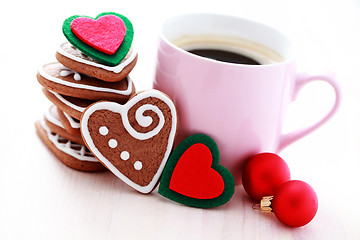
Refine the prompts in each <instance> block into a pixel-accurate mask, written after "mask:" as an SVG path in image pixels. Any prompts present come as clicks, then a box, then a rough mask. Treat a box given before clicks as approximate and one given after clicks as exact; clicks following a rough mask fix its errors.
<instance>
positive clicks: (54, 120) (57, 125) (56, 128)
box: [44, 105, 85, 145]
mask: <svg viewBox="0 0 360 240" xmlns="http://www.w3.org/2000/svg"><path fill="white" fill-rule="evenodd" d="M59 118H60V116H59V114H58V108H57V107H56V106H55V105H52V106H51V107H50V108H49V110H48V111H47V112H45V116H44V121H45V123H46V125H47V126H48V127H49V129H50V130H51V131H52V132H54V133H55V134H58V135H60V136H61V137H63V138H66V139H68V140H70V141H72V142H75V143H78V144H81V145H85V143H84V141H83V139H82V137H81V133H80V126H79V128H78V129H77V132H75V131H74V132H75V134H73V133H70V132H68V131H67V130H66V129H65V127H64V125H63V124H62V123H61V122H60V120H59Z"/></svg>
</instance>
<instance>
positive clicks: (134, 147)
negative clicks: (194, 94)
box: [80, 90, 177, 193]
mask: <svg viewBox="0 0 360 240" xmlns="http://www.w3.org/2000/svg"><path fill="white" fill-rule="evenodd" d="M80 128H81V133H82V136H83V139H84V141H85V144H86V145H87V146H88V148H89V149H90V151H91V152H92V153H93V154H94V155H95V156H96V157H97V158H98V159H99V161H100V162H101V163H103V164H104V165H105V166H106V167H107V168H108V169H109V170H110V171H111V172H112V173H114V174H115V175H116V176H117V177H118V178H120V179H121V180H123V181H124V182H125V183H127V184H128V185H130V186H131V187H133V188H135V189H136V190H138V191H139V192H142V193H149V192H151V191H152V190H153V189H154V188H155V187H156V184H157V183H158V180H159V178H160V176H161V173H162V171H163V169H164V166H165V164H166V161H167V159H168V157H169V155H170V151H171V149H172V146H173V141H174V138H175V134H176V128H177V114H176V110H175V106H174V104H173V102H172V101H171V100H170V99H169V98H168V97H167V96H166V95H165V94H163V93H161V92H159V91H157V90H151V91H146V92H141V93H138V94H137V95H135V96H134V97H133V98H131V99H130V100H129V101H128V102H127V103H126V104H124V105H121V104H118V103H115V102H98V103H95V104H93V105H91V106H90V107H88V108H87V109H86V110H85V112H84V113H83V115H82V118H81V123H80Z"/></svg>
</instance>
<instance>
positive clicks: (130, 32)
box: [62, 12, 134, 67]
mask: <svg viewBox="0 0 360 240" xmlns="http://www.w3.org/2000/svg"><path fill="white" fill-rule="evenodd" d="M104 15H115V16H118V17H119V18H121V19H122V20H123V21H124V23H125V26H126V33H125V37H124V40H123V42H122V43H121V45H120V47H119V48H118V49H117V50H116V52H115V53H114V54H112V55H108V54H106V53H103V52H101V51H99V50H97V49H95V48H93V47H91V46H89V45H87V44H86V43H84V42H82V41H81V40H80V39H79V38H78V37H77V36H76V35H75V34H74V33H73V32H72V30H71V23H72V21H73V20H74V19H75V18H78V17H86V18H91V19H94V20H96V19H98V18H100V17H102V16H104ZM62 30H63V33H64V35H65V37H66V38H67V40H68V41H69V42H70V43H71V44H72V45H74V47H76V48H77V49H79V50H80V51H81V52H83V53H84V54H86V55H88V56H90V57H92V58H93V59H95V60H97V61H99V62H101V63H103V64H105V65H108V66H111V67H114V66H116V65H118V64H119V63H120V62H121V60H123V59H124V57H125V56H126V54H127V53H128V52H129V49H130V47H131V44H132V41H133V38H134V29H133V25H132V23H131V22H130V20H129V19H127V18H126V17H125V16H123V15H121V14H118V13H115V12H103V13H100V14H99V15H98V16H97V17H96V18H92V17H88V16H81V15H74V16H71V17H69V18H67V19H65V21H64V24H63V27H62Z"/></svg>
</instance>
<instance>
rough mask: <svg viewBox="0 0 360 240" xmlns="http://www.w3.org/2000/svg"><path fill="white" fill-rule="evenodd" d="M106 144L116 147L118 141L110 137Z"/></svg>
mask: <svg viewBox="0 0 360 240" xmlns="http://www.w3.org/2000/svg"><path fill="white" fill-rule="evenodd" d="M108 144H109V147H111V148H116V146H117V145H118V142H117V141H116V140H115V139H110V140H109V142H108Z"/></svg>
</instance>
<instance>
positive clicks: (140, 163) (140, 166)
mask: <svg viewBox="0 0 360 240" xmlns="http://www.w3.org/2000/svg"><path fill="white" fill-rule="evenodd" d="M134 168H135V169H136V170H141V169H142V162H140V161H136V162H135V163H134Z"/></svg>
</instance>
